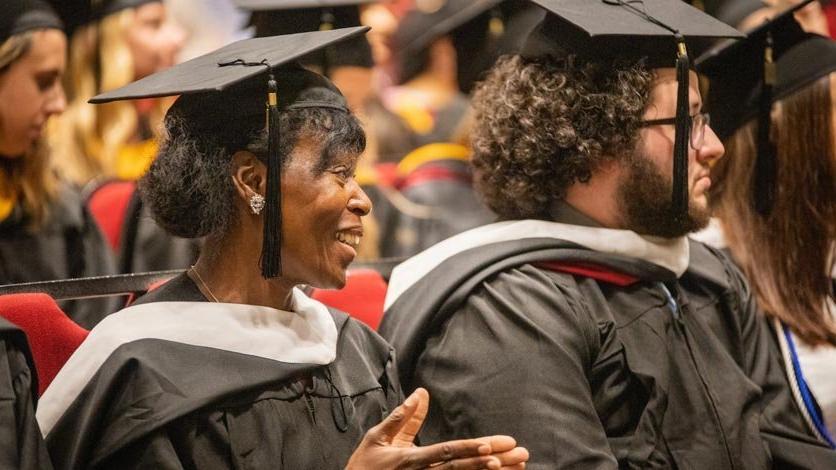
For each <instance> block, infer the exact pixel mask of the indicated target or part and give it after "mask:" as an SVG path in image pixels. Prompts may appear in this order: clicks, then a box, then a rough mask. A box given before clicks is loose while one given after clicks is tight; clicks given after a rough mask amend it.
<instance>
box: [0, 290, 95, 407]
mask: <svg viewBox="0 0 836 470" xmlns="http://www.w3.org/2000/svg"><path fill="white" fill-rule="evenodd" d="M0 316H2V317H3V318H5V319H7V320H9V321H10V322H12V323H14V324H15V325H17V326H18V327H19V328H20V329H21V330H23V332H24V333H26V339H27V340H28V341H29V349H30V350H31V351H32V359H33V360H34V361H35V368H36V369H37V374H38V395H39V396H40V395H42V394H43V393H44V390H46V388H47V387H48V386H49V384H50V383H51V382H52V379H54V378H55V375H56V374H57V373H58V371H59V370H61V367H63V366H64V363H65V362H67V359H69V358H70V356H71V355H72V354H73V352H74V351H75V350H76V348H78V346H79V345H80V344H81V342H82V341H84V339H85V338H87V335H88V334H89V331H87V330H85V329H84V328H82V327H80V326H79V325H77V324H76V323H75V322H74V321H72V320H71V319H70V318H69V317H68V316H67V315H66V314H65V313H64V311H63V310H61V308H60V307H58V304H56V303H55V300H53V299H52V297H50V296H48V295H46V294H9V295H0Z"/></svg>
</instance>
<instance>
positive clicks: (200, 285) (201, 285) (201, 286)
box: [186, 266, 221, 303]
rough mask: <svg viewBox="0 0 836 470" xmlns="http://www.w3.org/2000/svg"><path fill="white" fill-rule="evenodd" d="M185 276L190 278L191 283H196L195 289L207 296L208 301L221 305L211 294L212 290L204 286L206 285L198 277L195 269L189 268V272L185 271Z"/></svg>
mask: <svg viewBox="0 0 836 470" xmlns="http://www.w3.org/2000/svg"><path fill="white" fill-rule="evenodd" d="M186 274H188V276H189V277H190V278H191V279H192V280H193V281H195V282H196V283H197V288H198V289H199V290H200V292H202V293H203V294H204V295H206V296H208V297H209V300H211V301H212V302H217V303H221V301H220V300H218V298H217V297H215V294H213V293H212V289H209V286H207V285H206V283H205V282H203V278H202V277H200V273H198V272H197V269H195V267H194V266H192V267H191V268H189V270H188V271H186Z"/></svg>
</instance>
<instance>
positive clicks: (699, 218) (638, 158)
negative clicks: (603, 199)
mask: <svg viewBox="0 0 836 470" xmlns="http://www.w3.org/2000/svg"><path fill="white" fill-rule="evenodd" d="M672 194H673V183H672V178H669V177H666V176H665V175H663V174H662V173H661V172H660V171H659V168H658V167H657V166H656V165H655V164H654V163H653V162H652V161H651V160H650V159H649V158H646V157H645V156H643V155H641V154H636V155H633V156H632V158H630V163H629V165H628V172H627V174H626V176H625V177H623V179H622V181H621V184H620V186H619V188H618V203H619V205H620V207H621V213H622V215H623V217H624V219H623V221H622V222H623V225H624V228H626V229H628V230H632V231H634V232H636V233H639V234H641V235H653V236H658V237H664V238H676V237H681V236H684V235H687V234H689V233H691V232H695V231H697V230H700V229H702V228H705V226H706V225H708V221H709V218H710V214H709V213H708V210H707V209H704V208H700V207H698V206H696V204H695V203H694V201H693V200H691V199H690V197H689V200H688V213H687V214H677V213H676V211H674V209H673V201H672Z"/></svg>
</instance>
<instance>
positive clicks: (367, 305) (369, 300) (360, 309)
mask: <svg viewBox="0 0 836 470" xmlns="http://www.w3.org/2000/svg"><path fill="white" fill-rule="evenodd" d="M386 287H387V285H386V281H384V280H383V276H381V275H380V273H378V272H377V271H375V270H373V269H356V270H349V271H348V277H347V279H346V283H345V287H343V288H342V289H340V290H324V289H314V290H313V292H312V293H311V297H313V298H314V299H316V300H318V301H320V302H322V303H324V304H325V305H328V306H329V307H333V308H336V309H339V310H342V311H343V312H346V313H348V314H349V315H351V316H352V317H354V318H356V319H358V320H360V321H362V322H363V323H365V324H366V325H369V326H370V327H371V328H372V329H374V330H377V327H378V326H379V325H380V320H381V319H382V318H383V301H384V299H385V297H386Z"/></svg>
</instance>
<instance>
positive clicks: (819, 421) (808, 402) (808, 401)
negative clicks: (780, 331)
mask: <svg viewBox="0 0 836 470" xmlns="http://www.w3.org/2000/svg"><path fill="white" fill-rule="evenodd" d="M784 337H785V338H786V339H787V345H789V348H790V359H791V360H792V368H793V372H794V373H795V379H796V380H797V381H798V389H799V391H800V392H801V399H802V400H804V406H805V407H806V408H807V411H808V412H809V413H810V417H811V418H812V420H813V425H814V426H815V427H816V430H818V432H819V434H821V436H822V437H823V438H824V440H825V441H827V443H828V444H829V445H830V448H831V449H836V443H834V442H833V438H832V437H831V436H830V433H829V432H828V431H827V426H825V425H824V419H823V418H822V416H821V412H820V411H819V408H818V406H816V401H815V399H814V398H813V395H812V393H810V389H809V388H808V387H807V381H806V380H804V374H803V373H802V372H801V364H800V363H799V362H798V353H797V352H796V350H795V342H794V341H793V339H792V335H791V334H790V330H789V328H787V327H786V326H784Z"/></svg>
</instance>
